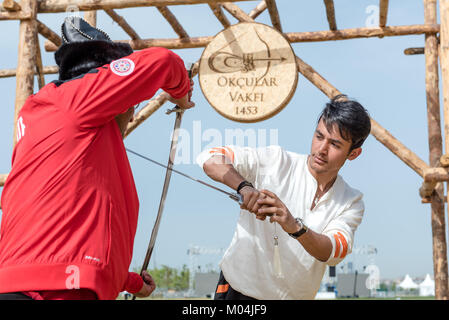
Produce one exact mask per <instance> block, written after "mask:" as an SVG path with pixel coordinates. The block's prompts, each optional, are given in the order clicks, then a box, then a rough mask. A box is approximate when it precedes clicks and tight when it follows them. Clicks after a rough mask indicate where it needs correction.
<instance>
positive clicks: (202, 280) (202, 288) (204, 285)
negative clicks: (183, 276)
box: [193, 271, 219, 298]
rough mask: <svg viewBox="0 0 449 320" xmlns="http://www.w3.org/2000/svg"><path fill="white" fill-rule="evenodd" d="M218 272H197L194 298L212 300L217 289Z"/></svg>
mask: <svg viewBox="0 0 449 320" xmlns="http://www.w3.org/2000/svg"><path fill="white" fill-rule="evenodd" d="M218 277H219V274H218V272H214V271H211V272H196V273H195V279H194V287H195V288H194V294H193V295H194V296H196V297H210V298H212V297H213V295H214V293H215V288H216V287H217V282H218Z"/></svg>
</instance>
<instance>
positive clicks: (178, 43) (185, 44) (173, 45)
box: [45, 36, 214, 52]
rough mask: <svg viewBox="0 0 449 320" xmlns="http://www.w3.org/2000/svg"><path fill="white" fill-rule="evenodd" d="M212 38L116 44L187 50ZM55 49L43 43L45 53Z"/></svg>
mask: <svg viewBox="0 0 449 320" xmlns="http://www.w3.org/2000/svg"><path fill="white" fill-rule="evenodd" d="M213 38H214V37H213V36H208V37H196V38H170V39H136V40H118V41H116V42H125V43H129V44H130V46H131V47H132V48H133V49H134V50H142V49H145V48H149V47H164V48H167V49H187V48H204V47H206V46H207V45H208V44H209V43H210V42H211V41H212V40H213ZM57 49H58V47H56V46H55V45H54V44H52V43H51V42H49V41H47V42H46V43H45V50H46V51H49V52H50V51H56V50H57Z"/></svg>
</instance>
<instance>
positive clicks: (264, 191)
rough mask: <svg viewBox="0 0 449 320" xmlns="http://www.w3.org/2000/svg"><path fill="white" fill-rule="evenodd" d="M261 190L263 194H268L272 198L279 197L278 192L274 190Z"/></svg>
mask: <svg viewBox="0 0 449 320" xmlns="http://www.w3.org/2000/svg"><path fill="white" fill-rule="evenodd" d="M260 192H261V193H263V194H266V195H267V196H270V197H272V198H275V199H276V198H277V196H276V194H274V193H273V192H271V191H269V190H266V189H263V190H260Z"/></svg>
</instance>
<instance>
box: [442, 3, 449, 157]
mask: <svg viewBox="0 0 449 320" xmlns="http://www.w3.org/2000/svg"><path fill="white" fill-rule="evenodd" d="M448 41H449V0H440V43H441V45H440V63H441V75H442V78H443V79H442V80H443V81H442V89H443V114H444V141H445V145H444V147H445V148H444V150H445V153H446V155H447V154H448V152H449V42H448ZM446 158H448V157H446ZM442 164H443V165H446V164H444V163H442Z"/></svg>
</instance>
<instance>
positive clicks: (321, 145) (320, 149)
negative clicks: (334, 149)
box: [318, 141, 329, 154]
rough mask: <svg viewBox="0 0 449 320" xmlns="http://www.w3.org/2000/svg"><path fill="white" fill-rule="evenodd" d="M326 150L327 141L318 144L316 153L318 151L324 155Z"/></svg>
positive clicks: (327, 146)
mask: <svg viewBox="0 0 449 320" xmlns="http://www.w3.org/2000/svg"><path fill="white" fill-rule="evenodd" d="M328 148H329V143H328V142H327V141H323V142H322V143H321V144H320V146H319V148H318V151H319V152H320V153H324V154H326V153H327V150H328Z"/></svg>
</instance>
